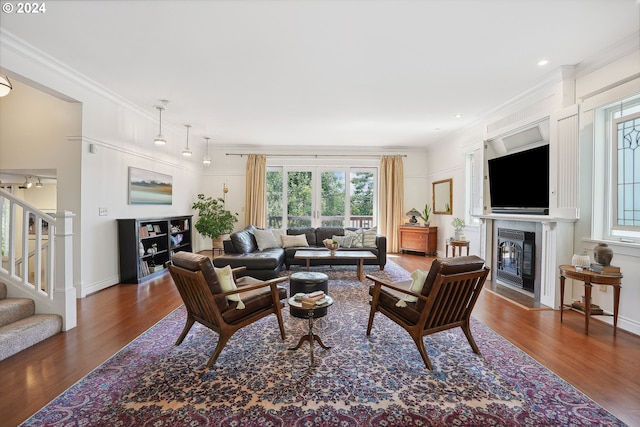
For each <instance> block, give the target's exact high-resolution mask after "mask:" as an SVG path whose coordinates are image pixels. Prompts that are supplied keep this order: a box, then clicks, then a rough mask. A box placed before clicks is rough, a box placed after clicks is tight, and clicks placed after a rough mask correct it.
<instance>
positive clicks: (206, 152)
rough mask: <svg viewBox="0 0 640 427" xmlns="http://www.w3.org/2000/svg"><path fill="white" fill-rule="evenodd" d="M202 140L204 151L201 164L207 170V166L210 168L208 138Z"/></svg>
mask: <svg viewBox="0 0 640 427" xmlns="http://www.w3.org/2000/svg"><path fill="white" fill-rule="evenodd" d="M204 139H205V141H206V142H205V144H206V148H205V150H206V151H205V154H204V157H203V158H202V164H203V165H204V167H206V168H208V167H209V166H211V157H209V137H208V136H205V137H204Z"/></svg>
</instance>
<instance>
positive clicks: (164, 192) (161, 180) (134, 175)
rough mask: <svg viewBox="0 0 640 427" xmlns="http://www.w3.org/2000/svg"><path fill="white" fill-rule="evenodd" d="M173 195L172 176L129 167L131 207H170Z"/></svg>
mask: <svg viewBox="0 0 640 427" xmlns="http://www.w3.org/2000/svg"><path fill="white" fill-rule="evenodd" d="M172 194H173V178H172V177H171V175H165V174H162V173H158V172H153V171H148V170H144V169H138V168H134V167H133V166H129V204H130V205H170V204H172Z"/></svg>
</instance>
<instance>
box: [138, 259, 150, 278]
mask: <svg viewBox="0 0 640 427" xmlns="http://www.w3.org/2000/svg"><path fill="white" fill-rule="evenodd" d="M149 274H151V271H150V270H149V264H147V262H146V261H142V262H141V263H140V275H141V276H143V277H144V276H148V275H149Z"/></svg>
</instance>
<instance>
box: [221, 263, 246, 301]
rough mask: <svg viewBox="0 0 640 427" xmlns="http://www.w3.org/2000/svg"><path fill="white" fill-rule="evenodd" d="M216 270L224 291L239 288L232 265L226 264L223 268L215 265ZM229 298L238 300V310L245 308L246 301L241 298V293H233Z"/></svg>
mask: <svg viewBox="0 0 640 427" xmlns="http://www.w3.org/2000/svg"><path fill="white" fill-rule="evenodd" d="M214 269H215V271H216V276H218V282H219V283H220V287H221V288H222V291H223V292H228V291H233V290H235V289H238V287H237V286H236V282H234V280H233V272H232V271H231V266H229V265H226V266H224V267H222V268H217V267H214ZM227 300H229V301H237V302H238V305H236V309H237V310H242V309H244V303H243V302H242V300H241V299H240V294H231V295H227Z"/></svg>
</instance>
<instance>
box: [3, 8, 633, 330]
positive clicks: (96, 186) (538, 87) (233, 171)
mask: <svg viewBox="0 0 640 427" xmlns="http://www.w3.org/2000/svg"><path fill="white" fill-rule="evenodd" d="M50 13H51V14H53V13H55V11H50ZM39 19H43V17H40V18H39ZM7 21H8V20H7V19H5V21H4V22H3V33H2V39H1V40H0V42H1V43H2V44H1V47H2V61H3V62H2V71H3V72H6V73H7V74H8V75H10V76H11V77H12V81H13V85H14V89H13V91H12V93H11V94H10V96H9V97H4V98H0V107H1V108H0V118H2V120H3V123H10V126H2V129H1V130H0V132H1V134H0V135H1V140H2V144H1V146H0V170H3V171H11V170H14V171H16V170H17V171H22V170H33V171H38V170H41V171H42V170H47V171H55V181H54V182H55V185H53V186H52V187H53V188H54V189H55V190H53V191H54V192H55V196H53V197H48V199H47V203H46V205H45V206H42V207H43V208H44V209H47V210H56V211H61V210H62V211H69V212H72V213H73V214H74V215H75V218H74V235H75V236H76V238H75V240H74V263H73V265H74V271H73V277H74V279H73V282H74V287H75V289H76V294H77V297H79V298H82V297H84V296H86V295H88V294H91V293H93V292H96V291H98V290H100V289H103V288H106V287H109V286H112V285H113V284H115V283H118V280H119V278H118V267H117V264H118V260H117V257H118V254H117V252H118V251H117V236H116V232H115V228H116V225H115V223H116V221H115V219H116V218H136V217H162V216H170V215H188V214H192V213H193V212H192V210H191V208H190V207H191V204H192V203H193V201H194V197H195V195H196V194H198V193H206V194H211V195H214V196H223V192H222V189H223V188H228V189H229V192H228V193H226V194H224V196H225V198H226V203H227V206H228V207H229V209H230V210H232V211H236V212H240V213H241V218H242V217H244V205H245V200H244V198H245V191H244V186H245V182H244V181H245V166H246V165H245V163H246V156H243V155H242V154H248V153H251V152H266V153H268V166H276V167H287V166H289V167H291V166H292V165H295V166H297V167H300V166H303V167H304V166H313V167H319V166H345V165H349V166H352V167H353V166H358V167H374V168H377V167H379V158H380V156H382V155H390V154H399V155H402V156H404V158H403V162H404V187H405V194H404V201H403V203H404V206H405V208H406V210H409V209H410V208H412V207H417V208H422V207H423V206H424V204H425V203H426V202H430V201H431V198H432V189H431V184H432V183H433V182H436V181H440V180H444V179H452V183H453V185H452V210H453V215H433V218H432V223H433V225H436V226H438V227H439V231H438V254H439V255H443V254H444V252H445V251H444V242H445V240H446V239H447V238H449V237H450V236H452V235H453V227H452V225H451V218H452V217H454V216H461V217H463V218H464V219H465V220H466V222H467V227H466V228H465V235H466V237H467V239H468V240H469V241H470V251H471V253H477V254H479V255H481V256H484V257H486V258H487V259H491V251H492V249H491V246H490V245H487V240H490V239H489V237H490V236H488V234H487V233H488V229H487V226H486V225H487V223H488V222H490V221H491V218H490V217H491V211H490V209H489V208H488V206H487V205H488V203H487V201H488V194H487V189H486V185H485V184H484V183H482V180H480V181H478V177H479V176H480V175H478V174H477V173H476V175H475V178H470V173H471V172H470V171H471V170H472V168H473V167H475V168H476V170H477V169H478V168H481V167H483V166H484V165H486V161H487V160H488V158H491V157H494V156H496V155H497V154H496V151H498V152H499V149H496V146H497V145H499V143H500V141H501V139H502V138H503V137H505V136H508V135H510V134H514V133H518V132H519V131H521V130H523V129H525V130H526V129H528V128H531V127H534V126H536V125H537V124H538V123H541V122H546V123H547V128H546V129H547V130H546V132H547V134H546V135H544V138H545V139H546V141H550V145H551V147H552V149H553V150H558V148H557V144H558V142H557V140H556V135H557V132H558V124H557V123H559V122H560V121H566V120H565V119H566V117H573V118H575V120H578V121H579V123H580V127H579V129H578V130H577V131H576V132H578V135H579V140H575V141H574V145H575V144H578V145H579V146H580V150H579V151H578V150H577V149H576V148H575V147H574V148H572V149H573V150H576V151H570V152H569V153H565V154H555V157H554V156H553V155H552V157H551V161H552V164H551V166H552V169H551V183H552V187H551V189H550V191H551V194H552V196H551V200H550V203H551V210H552V215H551V216H552V217H558V218H561V219H563V220H565V219H566V220H569V221H570V222H571V223H572V224H573V227H571V228H572V229H571V231H570V236H571V237H570V238H571V240H572V242H573V243H572V244H569V245H568V246H569V248H568V249H565V250H564V252H563V253H562V256H560V255H558V256H556V258H558V259H557V260H556V264H562V263H568V262H570V259H569V257H568V256H567V254H568V255H571V254H572V253H582V252H583V251H588V252H591V250H592V248H593V247H594V246H595V244H596V243H598V242H600V241H603V240H605V241H606V242H608V243H609V244H610V246H611V247H612V249H613V251H614V262H613V263H614V264H615V265H616V266H619V267H620V268H621V271H622V272H623V274H624V275H625V276H626V277H635V275H636V274H638V273H639V271H638V267H637V265H638V263H637V257H638V256H639V250H638V248H637V243H634V242H633V240H632V241H630V242H628V241H627V240H628V239H620V238H618V239H616V240H612V239H611V238H607V239H605V237H606V230H605V216H606V213H605V212H604V211H603V210H601V209H600V210H599V209H596V207H597V206H601V205H602V204H604V203H606V200H608V199H607V197H608V194H609V192H608V190H606V189H604V186H601V188H595V187H594V186H595V183H596V182H603V181H602V179H601V178H600V177H601V174H602V173H603V172H602V168H603V165H601V164H598V162H597V160H598V158H599V157H598V156H597V155H594V154H592V153H599V152H601V150H602V148H601V146H600V145H599V144H600V143H599V142H598V138H599V137H598V136H597V135H596V136H594V135H593V132H591V129H592V128H595V129H598V127H599V126H600V124H599V123H598V122H597V118H598V117H597V114H598V113H597V112H596V113H595V114H594V111H597V109H598V108H600V107H602V106H604V105H610V104H616V103H623V104H625V105H626V104H629V105H633V103H634V101H633V97H634V96H635V94H637V92H638V79H637V76H636V74H635V72H636V69H637V64H638V46H637V44H638V43H637V42H638V37H637V28H636V33H635V34H630V35H624V34H621V36H623V37H621V38H620V40H619V41H618V42H617V43H616V45H615V49H611V48H610V49H607V50H605V51H598V52H593V53H592V56H591V57H589V58H585V59H584V60H583V61H582V62H581V63H580V64H578V65H571V66H569V65H565V64H562V65H561V66H557V68H556V69H554V70H553V71H551V72H547V73H546V74H544V76H545V77H544V79H541V80H540V81H538V82H536V83H535V84H534V85H532V86H531V87H530V88H529V89H527V90H525V91H523V92H522V93H521V94H520V95H518V96H515V97H512V99H510V100H508V101H504V102H502V105H499V106H498V105H494V106H492V108H491V109H490V110H489V111H488V112H486V113H484V114H483V115H482V116H481V117H480V119H479V120H475V121H473V122H470V123H469V124H468V125H465V126H463V127H461V128H458V129H457V130H456V131H452V132H448V133H447V134H446V137H445V139H443V140H441V141H440V142H439V143H437V144H434V145H429V144H427V145H421V144H418V145H411V144H409V143H406V144H402V145H400V146H398V148H393V147H390V146H388V145H384V146H374V145H371V146H367V145H363V144H356V145H352V146H351V148H344V147H345V145H344V144H342V145H341V146H326V147H323V146H322V145H321V144H317V143H312V144H310V145H306V146H305V145H296V146H295V152H294V153H295V156H291V154H292V147H291V146H288V145H282V144H271V145H269V146H268V147H261V148H260V149H257V148H255V147H253V146H251V147H247V146H243V145H239V144H233V143H229V142H219V141H218V140H217V139H216V138H215V137H214V138H213V139H212V141H211V142H209V143H208V144H210V146H209V147H207V149H210V150H211V157H212V158H213V164H212V167H210V168H205V167H202V165H201V163H200V162H199V161H198V160H197V159H199V158H200V157H201V156H202V155H203V154H204V150H205V146H204V144H203V139H202V136H203V135H202V134H203V130H201V129H197V128H196V126H193V128H192V129H191V135H192V137H191V144H192V146H193V149H194V152H195V153H196V155H194V158H193V159H192V160H185V159H183V158H182V157H180V156H179V154H178V153H179V151H180V150H181V149H182V148H183V145H184V141H185V129H184V127H183V125H182V124H179V123H176V122H175V119H173V118H172V109H173V106H172V105H171V104H172V103H173V104H184V100H180V99H176V100H173V101H172V102H170V103H169V104H168V105H167V106H166V107H167V109H166V110H165V111H164V116H161V123H160V127H161V129H160V131H161V133H163V134H164V135H165V137H166V139H167V140H169V141H171V144H170V145H171V147H172V148H170V149H167V148H158V147H157V146H154V145H153V144H152V143H149V141H150V140H152V139H153V136H154V135H155V134H157V133H158V116H157V113H158V111H157V110H156V109H155V108H154V106H153V105H149V106H140V105H136V104H133V103H131V102H130V101H129V100H127V99H126V97H122V96H119V95H117V94H115V93H112V92H110V91H108V90H107V89H106V88H104V87H102V86H101V85H99V84H98V83H96V82H94V81H92V80H90V79H88V78H87V77H86V76H84V75H82V74H79V73H78V72H77V71H75V70H73V69H71V68H69V67H68V66H66V65H65V64H62V63H59V62H57V61H56V60H55V59H54V58H51V57H48V56H47V55H46V54H45V53H43V52H42V51H40V50H38V49H35V48H34V47H33V46H31V45H29V44H27V43H25V42H24V41H23V40H21V39H20V38H19V37H15V36H14V35H13V34H12V33H11V32H10V31H8V29H7V28H9V27H10V25H6V24H7ZM25 58H28V60H25ZM532 83H534V82H532ZM161 96H163V95H162V94H158V97H161ZM149 103H157V104H159V103H160V101H159V100H158V99H150V100H149ZM177 108H179V109H182V110H184V108H185V107H184V105H180V106H179V107H178V106H177ZM161 114H162V113H161ZM594 116H595V117H594ZM34 118H37V125H33V120H34ZM163 119H164V122H162V120H163ZM549 122H551V124H550V125H549ZM21 123H22V124H21ZM213 129H215V125H214V126H213ZM212 132H213V135H214V136H215V132H216V131H215V130H212ZM430 133H431V135H430V137H429V138H434V137H433V132H430ZM187 138H188V136H187ZM187 144H189V140H188V139H187ZM443 145H444V146H446V149H442V148H441V147H442V146H443ZM576 147H577V145H576ZM587 148H588V149H587ZM552 152H557V151H552ZM234 154H236V155H234ZM237 154H240V155H237ZM498 154H503V153H498ZM563 155H564V156H569V157H568V158H563V157H562V156H563ZM571 156H573V157H571ZM568 159H569V160H572V161H573V163H574V165H573V167H574V168H575V169H576V170H575V171H574V176H573V177H571V178H570V179H569V178H566V177H564V176H562V174H561V173H559V172H558V171H559V170H560V169H562V168H561V167H560V165H563V164H566V161H567V160H568ZM472 162H476V164H473V163H472ZM553 162H555V163H553ZM578 165H579V167H578ZM585 165H591V167H585ZM129 167H137V168H141V169H145V170H151V171H155V172H158V173H163V174H167V175H170V176H171V177H172V179H173V188H174V191H173V195H172V197H173V200H172V204H171V205H153V206H148V205H147V206H145V205H130V204H128V169H129ZM554 167H555V168H556V170H554ZM106 177H109V178H108V179H105V178H106ZM21 178H22V177H20V179H21ZM474 179H475V180H474ZM5 182H6V180H5ZM578 183H579V184H578ZM555 185H564V187H565V188H562V187H555ZM554 187H555V188H554ZM45 188H47V186H45ZM18 191H19V192H21V193H22V194H23V196H24V198H25V200H26V201H30V200H31V201H34V203H35V204H36V206H38V200H37V199H33V198H32V197H35V194H36V193H34V192H33V191H31V192H29V191H24V190H18ZM569 191H572V192H573V194H572V195H571V196H572V197H569V199H570V200H569V201H568V202H567V201H566V200H561V201H559V200H558V199H559V197H560V195H563V196H564V197H565V198H566V192H569ZM563 193H564V194H563ZM38 197H40V198H42V196H38ZM30 198H31V199H30ZM52 204H54V205H55V206H52ZM485 215H489V218H488V219H483V218H482V217H483V216H485ZM244 225H245V224H244V221H243V220H241V221H240V223H239V224H238V225H237V226H238V228H242V227H243V226H244ZM384 231H385V232H386V233H387V234H389V233H393V232H394V230H384ZM208 247H209V242H208V241H207V240H205V239H198V238H197V239H196V242H195V249H196V250H202V249H206V248H208ZM567 251H568V252H567ZM562 257H564V258H562ZM556 273H557V272H556V271H555V268H553V269H550V271H547V272H546V275H547V276H550V280H551V279H553V278H556V277H557V274H556ZM555 281H556V284H557V279H555ZM555 288H557V286H555V287H554V289H555ZM581 289H582V287H581V286H580V285H579V284H576V285H575V289H574V290H573V291H572V292H571V295H568V297H570V298H577V297H579V294H580V293H581ZM553 292H555V293H556V294H557V290H554V291H553ZM593 299H594V303H596V304H599V305H601V306H602V307H603V308H604V309H605V310H607V311H612V310H613V305H612V304H613V303H612V298H611V295H610V292H609V293H607V292H604V291H596V292H594V295H593ZM556 300H557V298H555V299H554V298H551V299H550V300H549V301H552V302H553V304H550V305H555V304H556ZM639 300H640V291H639V290H637V289H636V288H635V287H633V286H626V287H624V291H623V298H622V303H621V306H620V323H619V327H620V328H622V329H625V330H628V331H632V332H634V333H638V332H639V331H640V318H638V317H637V314H636V311H635V310H634V307H635V303H636V302H637V301H639Z"/></svg>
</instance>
